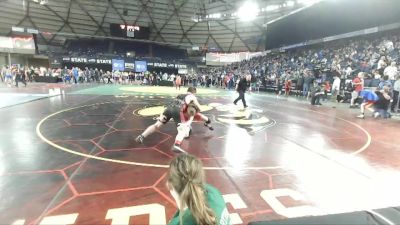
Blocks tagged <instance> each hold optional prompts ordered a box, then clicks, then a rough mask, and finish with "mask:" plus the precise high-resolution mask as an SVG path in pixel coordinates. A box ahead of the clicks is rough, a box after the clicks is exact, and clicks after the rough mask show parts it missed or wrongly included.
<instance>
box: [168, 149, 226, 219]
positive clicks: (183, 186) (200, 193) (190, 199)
mask: <svg viewBox="0 0 400 225" xmlns="http://www.w3.org/2000/svg"><path fill="white" fill-rule="evenodd" d="M167 188H168V189H169V191H170V192H171V195H172V196H173V197H174V199H175V202H176V205H177V207H178V210H177V212H176V213H175V215H174V216H173V218H172V219H171V221H170V222H169V223H168V224H169V225H196V224H197V225H230V224H231V221H230V217H229V213H228V210H227V209H226V206H225V201H224V199H223V197H222V195H221V193H220V192H219V191H218V190H217V189H216V188H215V187H213V186H211V185H209V184H206V183H205V177H204V170H203V166H202V163H201V162H200V160H199V159H197V158H196V157H194V156H192V155H189V154H180V155H178V156H176V157H175V158H174V159H173V160H172V161H171V163H170V165H169V172H168V180H167Z"/></svg>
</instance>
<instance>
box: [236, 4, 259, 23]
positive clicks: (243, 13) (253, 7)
mask: <svg viewBox="0 0 400 225" xmlns="http://www.w3.org/2000/svg"><path fill="white" fill-rule="evenodd" d="M258 12H259V9H258V5H257V4H256V3H255V2H250V1H247V2H245V3H244V4H243V5H242V6H241V7H240V8H239V10H238V12H237V15H238V17H239V18H240V19H241V20H243V21H251V20H254V19H255V18H256V17H257V14H258Z"/></svg>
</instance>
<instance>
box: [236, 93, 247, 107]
mask: <svg viewBox="0 0 400 225" xmlns="http://www.w3.org/2000/svg"><path fill="white" fill-rule="evenodd" d="M238 92H239V97H238V98H237V99H236V100H235V101H234V102H233V103H234V104H235V105H236V103H237V102H238V101H239V100H240V99H242V102H243V106H244V107H247V105H246V99H244V91H238Z"/></svg>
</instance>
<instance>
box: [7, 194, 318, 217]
mask: <svg viewBox="0 0 400 225" xmlns="http://www.w3.org/2000/svg"><path fill="white" fill-rule="evenodd" d="M260 196H261V198H262V199H263V200H264V201H265V202H266V203H267V204H268V205H269V206H270V207H271V208H272V210H273V211H274V212H275V213H277V214H279V215H281V216H284V217H287V218H294V217H301V216H316V215H321V214H323V213H321V211H320V210H319V209H317V208H315V207H313V206H309V205H302V206H295V207H288V206H285V205H284V204H282V203H281V202H280V201H279V198H281V197H286V196H287V197H291V198H292V199H293V200H296V201H301V200H305V198H304V196H303V195H302V194H301V193H299V192H297V191H294V190H291V189H272V190H263V191H261V193H260ZM223 197H224V200H225V202H226V204H230V205H231V206H232V208H233V209H235V210H237V209H246V208H247V205H246V203H245V202H244V201H243V199H242V198H241V197H240V195H238V194H226V195H223ZM140 215H148V217H149V224H157V225H164V224H167V219H166V215H165V207H164V206H163V205H161V204H158V203H152V204H147V205H138V206H131V207H123V208H115V209H109V210H108V211H107V214H106V216H105V218H104V219H105V220H110V221H111V225H129V223H130V221H131V222H132V224H135V220H134V217H135V216H140ZM78 217H79V213H72V214H66V215H57V216H48V217H44V218H43V219H42V220H41V222H40V223H39V225H48V224H52V225H55V224H57V225H72V224H75V223H76V221H77V219H78ZM230 217H231V221H232V224H242V223H243V221H242V218H241V217H240V214H238V213H231V214H230ZM132 218H133V219H132ZM24 224H25V220H17V221H15V222H14V223H13V224H12V225H24Z"/></svg>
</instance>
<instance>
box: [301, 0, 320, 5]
mask: <svg viewBox="0 0 400 225" xmlns="http://www.w3.org/2000/svg"><path fill="white" fill-rule="evenodd" d="M318 2H320V0H297V3H299V4H304V5H313V4H315V3H318Z"/></svg>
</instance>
